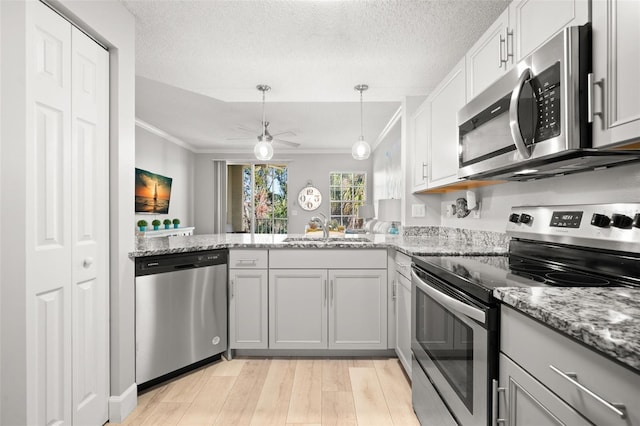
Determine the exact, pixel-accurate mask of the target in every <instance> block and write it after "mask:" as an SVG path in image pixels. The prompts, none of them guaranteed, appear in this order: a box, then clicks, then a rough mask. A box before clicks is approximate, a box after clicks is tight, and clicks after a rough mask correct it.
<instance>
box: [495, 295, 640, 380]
mask: <svg viewBox="0 0 640 426" xmlns="http://www.w3.org/2000/svg"><path fill="white" fill-rule="evenodd" d="M494 296H495V297H497V298H498V299H500V300H501V301H502V303H504V304H506V305H509V306H511V307H513V308H515V309H516V310H518V311H520V312H522V313H524V314H526V315H528V316H530V317H532V318H534V319H536V320H538V321H540V322H542V323H543V324H545V325H547V326H548V327H550V328H552V329H554V330H556V331H558V332H560V333H562V334H565V335H568V336H570V337H572V338H573V339H575V340H577V341H579V342H581V343H583V344H585V345H587V346H589V347H590V348H593V349H595V350H597V351H599V352H602V353H603V354H605V355H607V356H608V357H610V358H612V359H614V360H617V361H618V362H620V363H621V364H623V365H625V366H626V367H628V368H630V369H632V370H634V371H635V372H636V373H640V289H635V288H623V287H615V288H603V287H590V288H587V287H573V288H565V287H545V288H542V287H533V288H497V289H495V290H494Z"/></svg>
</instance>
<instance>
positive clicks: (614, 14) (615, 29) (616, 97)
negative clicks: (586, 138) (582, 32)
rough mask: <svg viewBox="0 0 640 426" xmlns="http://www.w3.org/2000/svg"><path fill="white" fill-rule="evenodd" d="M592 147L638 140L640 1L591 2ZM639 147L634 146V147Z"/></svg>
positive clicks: (639, 115) (639, 137)
mask: <svg viewBox="0 0 640 426" xmlns="http://www.w3.org/2000/svg"><path fill="white" fill-rule="evenodd" d="M592 13H593V82H594V86H593V87H591V90H592V91H593V94H594V96H593V112H594V119H593V145H594V147H597V148H601V147H606V146H611V145H625V144H626V142H633V141H636V142H637V141H638V139H640V78H639V77H640V25H639V23H640V1H637V0H608V1H605V0H593V3H592ZM637 146H638V145H637V144H636V147H637Z"/></svg>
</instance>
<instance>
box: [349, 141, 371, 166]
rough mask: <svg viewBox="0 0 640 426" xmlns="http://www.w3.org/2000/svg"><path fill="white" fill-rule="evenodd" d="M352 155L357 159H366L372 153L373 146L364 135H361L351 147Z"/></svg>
mask: <svg viewBox="0 0 640 426" xmlns="http://www.w3.org/2000/svg"><path fill="white" fill-rule="evenodd" d="M351 155H352V156H353V158H355V159H356V160H366V159H367V158H369V155H371V147H370V146H369V144H368V143H367V141H365V140H364V136H360V139H358V141H357V142H356V143H354V144H353V146H352V147H351Z"/></svg>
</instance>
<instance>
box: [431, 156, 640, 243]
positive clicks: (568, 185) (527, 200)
mask: <svg viewBox="0 0 640 426" xmlns="http://www.w3.org/2000/svg"><path fill="white" fill-rule="evenodd" d="M476 194H477V198H478V200H480V202H481V210H480V219H472V218H471V217H470V216H467V217H466V218H463V219H457V218H452V217H449V216H447V215H446V208H447V206H448V205H449V204H454V203H455V199H456V198H458V197H464V196H465V195H466V193H465V192H464V191H458V192H453V193H448V194H445V195H442V197H441V204H440V214H441V218H442V222H441V224H442V225H443V226H452V227H458V228H467V229H479V230H486V231H496V232H504V231H505V227H506V219H507V216H508V215H509V212H510V208H511V207H512V206H519V205H552V204H590V203H616V202H625V201H626V202H640V163H637V164H631V165H628V166H621V167H614V168H611V169H607V170H599V171H594V172H584V173H577V174H574V175H568V176H559V177H554V178H548V179H540V180H536V181H531V182H509V183H504V184H499V185H493V186H487V187H483V188H479V189H477V190H476ZM423 197H429V196H428V195H424V196H423Z"/></svg>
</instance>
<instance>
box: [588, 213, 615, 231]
mask: <svg viewBox="0 0 640 426" xmlns="http://www.w3.org/2000/svg"><path fill="white" fill-rule="evenodd" d="M610 223H611V219H609V216H607V215H604V214H600V213H594V214H593V216H591V224H592V225H593V226H597V227H598V228H606V227H608V226H609V224H610Z"/></svg>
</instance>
